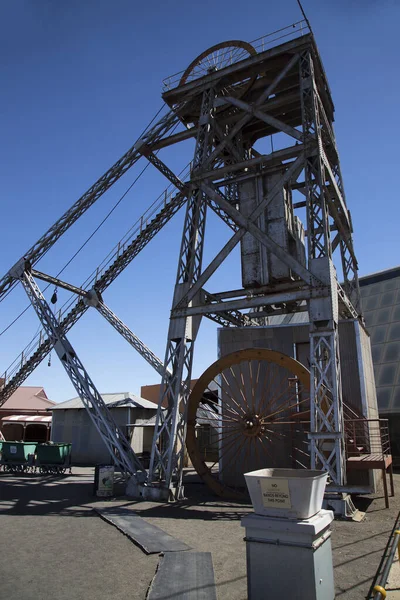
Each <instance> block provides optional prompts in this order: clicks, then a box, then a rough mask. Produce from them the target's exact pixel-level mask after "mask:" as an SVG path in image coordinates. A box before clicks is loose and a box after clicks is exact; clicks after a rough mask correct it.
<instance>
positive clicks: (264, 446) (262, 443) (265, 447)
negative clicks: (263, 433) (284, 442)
mask: <svg viewBox="0 0 400 600" xmlns="http://www.w3.org/2000/svg"><path fill="white" fill-rule="evenodd" d="M257 439H258V440H259V441H260V442H261V445H262V446H263V448H264V449H265V451H266V453H267V454H268V455H269V456H270V457H271V458H272V460H274V458H273V456H272V454H271V452H270V451H269V449H268V446H266V445H265V444H266V443H267V442H265V444H264V439H263V438H261V437H259V438H257Z"/></svg>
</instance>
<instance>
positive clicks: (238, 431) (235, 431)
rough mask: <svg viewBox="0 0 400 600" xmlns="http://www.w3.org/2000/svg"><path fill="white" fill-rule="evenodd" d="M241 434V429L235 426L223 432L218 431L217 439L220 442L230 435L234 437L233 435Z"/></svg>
mask: <svg viewBox="0 0 400 600" xmlns="http://www.w3.org/2000/svg"><path fill="white" fill-rule="evenodd" d="M240 434H241V429H239V428H236V429H234V428H233V427H232V428H231V429H230V430H228V431H226V428H225V429H224V430H223V432H222V433H218V435H217V441H218V442H222V441H223V440H225V439H227V438H228V437H232V436H233V435H236V436H237V435H240Z"/></svg>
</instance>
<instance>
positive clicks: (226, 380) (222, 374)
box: [221, 373, 246, 415]
mask: <svg viewBox="0 0 400 600" xmlns="http://www.w3.org/2000/svg"><path fill="white" fill-rule="evenodd" d="M221 377H222V378H223V379H224V381H225V383H226V385H227V386H228V388H229V390H230V392H231V396H230V398H231V400H232V401H233V402H234V404H235V405H236V406H237V407H238V409H239V410H240V411H241V412H242V413H243V415H245V414H246V412H245V410H244V409H243V406H240V404H238V403H237V402H236V400H235V399H234V393H233V390H232V388H231V385H230V383H229V381H228V379H227V377H226V376H225V374H224V373H221ZM225 393H226V392H225Z"/></svg>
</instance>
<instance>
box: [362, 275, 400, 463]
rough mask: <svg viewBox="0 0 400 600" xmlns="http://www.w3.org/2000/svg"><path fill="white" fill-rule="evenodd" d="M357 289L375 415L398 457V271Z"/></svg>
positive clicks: (373, 277)
mask: <svg viewBox="0 0 400 600" xmlns="http://www.w3.org/2000/svg"><path fill="white" fill-rule="evenodd" d="M360 289H361V297H362V304H363V310H364V316H365V322H366V325H367V329H368V331H369V333H370V336H371V347H372V360H373V363H374V372H375V383H376V391H377V398H378V408H379V414H380V416H381V417H385V418H387V419H389V428H390V439H391V444H392V453H393V455H394V456H397V457H400V267H395V268H393V269H387V270H385V271H381V272H379V273H373V274H371V275H367V276H366V277H361V278H360Z"/></svg>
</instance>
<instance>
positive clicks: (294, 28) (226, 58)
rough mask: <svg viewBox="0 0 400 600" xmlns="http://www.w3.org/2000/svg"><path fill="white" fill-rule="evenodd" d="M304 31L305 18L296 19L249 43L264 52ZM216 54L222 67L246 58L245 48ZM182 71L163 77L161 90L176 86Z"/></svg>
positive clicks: (229, 49) (305, 25)
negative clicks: (240, 50)
mask: <svg viewBox="0 0 400 600" xmlns="http://www.w3.org/2000/svg"><path fill="white" fill-rule="evenodd" d="M306 33H310V29H309V27H308V25H307V22H306V21H305V20H302V21H297V22H296V23H292V24H291V25H287V26H286V27H282V28H281V29H277V30H276V31H273V32H272V33H268V34H266V35H263V36H261V37H259V38H257V39H255V40H252V41H251V42H250V44H251V45H252V46H253V48H254V49H255V50H257V52H258V53H260V52H264V51H265V50H268V49H269V48H271V47H272V46H273V45H275V44H276V42H278V41H280V40H284V41H289V40H291V39H294V38H296V37H300V36H302V35H304V34H306ZM218 56H219V60H220V62H221V63H223V65H224V67H228V66H230V65H231V64H234V63H237V62H239V61H240V60H243V59H245V58H248V54H247V52H246V51H245V50H243V51H242V53H240V52H237V51H235V52H232V49H231V48H227V50H226V52H224V51H221V50H220V51H219V54H218ZM184 72H185V71H184V70H182V71H179V72H178V73H174V74H173V75H169V76H168V77H166V78H165V79H163V81H162V89H163V92H167V91H169V90H172V89H174V88H176V87H178V85H179V82H180V81H181V79H182V75H183V73H184ZM202 74H204V73H202Z"/></svg>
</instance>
